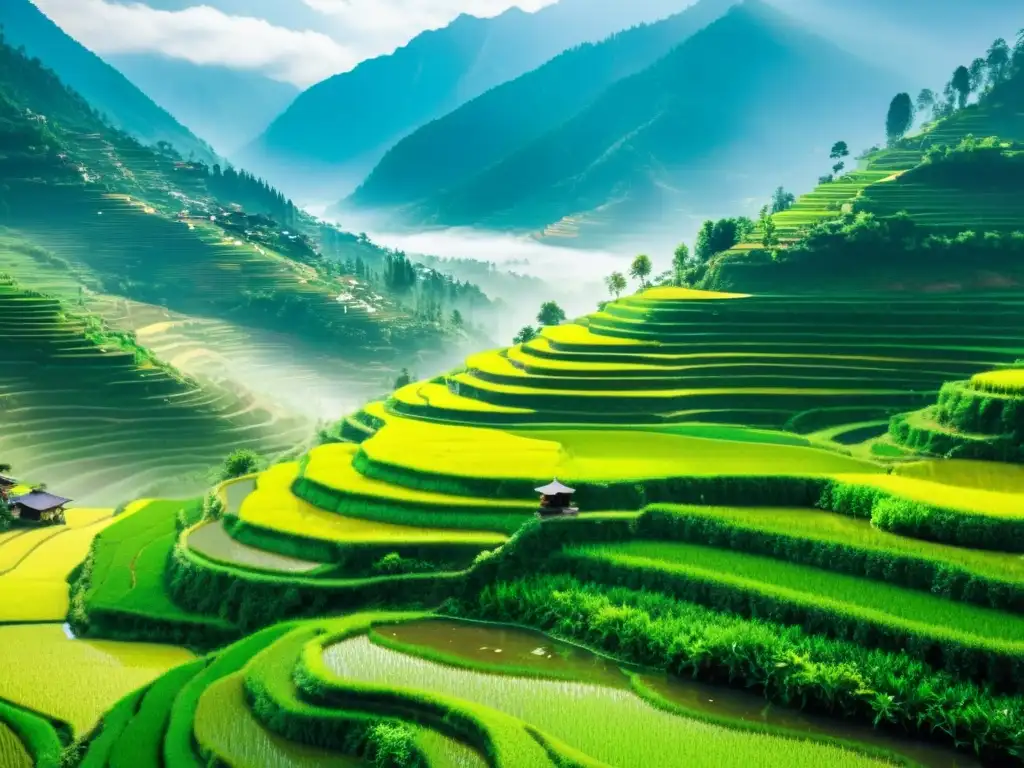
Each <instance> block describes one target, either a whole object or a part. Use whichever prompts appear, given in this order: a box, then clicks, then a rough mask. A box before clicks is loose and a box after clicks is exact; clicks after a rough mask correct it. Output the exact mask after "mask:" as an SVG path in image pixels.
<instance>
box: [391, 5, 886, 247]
mask: <svg viewBox="0 0 1024 768" xmlns="http://www.w3.org/2000/svg"><path fill="white" fill-rule="evenodd" d="M737 51H742V52H743V54H742V56H740V55H737ZM782 84H784V87H782ZM892 89H893V85H892V77H891V76H890V75H887V74H886V73H884V72H881V71H879V70H876V69H875V68H874V67H872V66H871V65H870V64H868V63H867V62H865V61H863V60H861V59H858V58H856V57H855V56H853V55H850V54H847V53H844V52H843V51H841V50H840V49H838V48H836V47H835V46H833V45H832V44H830V43H829V42H827V41H826V40H824V39H822V38H819V37H817V36H815V35H813V34H811V33H809V32H807V31H805V30H803V29H802V28H801V27H800V26H799V24H798V23H797V22H796V21H795V20H793V19H791V18H789V17H787V16H785V15H783V14H781V13H779V12H778V11H776V10H774V9H773V8H771V7H769V6H768V5H766V4H764V3H762V2H759V1H758V0H747V2H744V3H743V4H742V5H739V6H736V7H734V8H733V9H731V10H730V11H729V12H728V13H727V14H726V15H725V16H724V17H723V18H721V19H719V20H718V21H716V22H715V23H713V24H711V25H710V26H708V27H707V28H706V29H704V30H702V31H700V32H698V33H697V34H696V35H694V36H693V37H691V38H690V39H689V40H687V41H686V42H685V43H683V44H682V45H681V46H679V47H678V48H676V49H675V50H673V51H672V52H671V53H670V54H669V55H667V56H665V57H664V58H662V59H661V60H659V61H658V62H657V63H655V64H654V65H652V66H651V67H649V68H647V69H645V70H644V71H643V72H640V73H638V74H636V75H633V76H631V77H628V78H625V79H623V80H620V81H618V82H617V83H615V84H613V85H612V86H610V87H609V88H607V89H606V90H605V91H604V92H603V93H602V94H601V95H600V96H599V97H598V98H597V99H595V100H594V101H593V102H592V103H591V104H590V105H589V106H587V107H586V108H584V109H583V110H581V111H580V112H578V113H577V114H576V115H575V116H574V117H572V118H571V119H569V120H567V121H565V122H564V123H563V124H561V125H559V126H558V127H556V128H555V129H553V130H552V131H550V132H548V133H547V134H545V135H544V136H542V137H540V138H539V139H537V140H535V141H533V142H531V143H529V144H527V145H526V146H524V147H522V148H520V149H519V150H517V151H515V152H513V153H511V154H509V155H508V156H507V157H505V158H504V159H503V160H501V161H500V162H498V163H495V164H494V165H492V166H491V167H490V168H488V169H486V170H485V171H483V172H481V173H479V174H477V175H476V176H475V177H473V178H472V179H469V180H467V181H465V182H463V183H462V184H459V185H456V186H454V187H452V188H451V189H447V190H444V191H442V192H440V193H439V194H438V195H436V196H435V197H433V198H431V199H429V200H428V201H426V202H423V203H421V204H420V205H418V206H415V207H414V209H413V210H412V211H411V213H410V215H409V220H410V221H411V222H413V223H419V224H438V225H483V226H494V227H501V228H524V229H543V228H544V227H545V226H547V225H551V224H553V223H555V222H558V221H559V220H560V219H562V218H563V217H566V216H570V215H573V216H577V215H585V214H588V213H591V214H592V213H594V212H597V213H596V214H595V218H597V219H598V221H597V222H596V224H595V226H598V225H599V226H600V232H601V233H602V235H603V236H605V237H608V236H613V235H614V234H615V232H616V230H617V229H619V228H622V227H624V226H626V227H629V228H632V229H634V230H645V228H647V229H649V228H650V227H653V226H656V224H657V223H659V222H664V221H671V222H672V223H673V226H674V227H676V228H677V229H678V228H680V227H683V226H685V222H686V221H687V219H688V217H693V216H694V215H695V214H696V213H699V212H706V211H708V210H709V209H713V207H719V206H728V205H729V204H730V201H731V202H732V203H733V204H734V205H735V204H738V203H739V201H740V200H743V199H748V198H749V197H751V196H752V195H757V194H759V192H761V191H762V190H763V194H765V195H767V193H768V191H769V190H770V189H771V188H772V187H774V186H775V184H777V183H778V182H780V181H782V182H786V181H787V180H789V179H794V178H800V177H801V175H806V174H807V173H808V169H809V168H811V167H813V164H814V163H822V164H824V162H825V161H827V159H828V144H829V143H831V139H832V137H833V136H838V135H843V136H847V137H851V136H859V137H865V136H870V135H872V134H873V133H874V132H875V131H876V130H877V129H876V128H875V126H876V125H877V118H876V117H875V116H876V115H877V111H878V110H879V109H881V108H883V106H882V105H884V100H885V99H886V98H887V96H888V94H891V91H892ZM822 157H823V158H824V160H821V159H819V158H822Z"/></svg>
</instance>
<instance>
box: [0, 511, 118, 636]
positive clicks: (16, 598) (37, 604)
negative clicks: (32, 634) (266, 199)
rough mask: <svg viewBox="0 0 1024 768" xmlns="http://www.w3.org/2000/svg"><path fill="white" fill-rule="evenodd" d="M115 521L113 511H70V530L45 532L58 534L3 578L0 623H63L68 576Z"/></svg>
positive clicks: (47, 539)
mask: <svg viewBox="0 0 1024 768" xmlns="http://www.w3.org/2000/svg"><path fill="white" fill-rule="evenodd" d="M113 522H114V518H113V517H112V513H111V511H110V510H85V509H75V510H70V511H69V512H68V526H67V527H66V528H59V527H58V528H54V529H45V530H48V531H50V532H52V533H53V534H54V535H51V536H49V537H48V538H46V539H45V540H43V541H42V543H41V544H39V545H38V547H37V548H36V549H34V550H32V551H31V552H30V553H29V554H27V555H25V556H24V559H22V560H21V561H20V562H18V563H17V565H16V567H14V568H13V570H11V571H8V572H7V573H5V574H4V575H2V576H0V623H3V622H18V621H63V620H64V617H65V616H66V615H67V612H68V585H67V576H68V574H69V573H71V571H72V570H73V569H74V567H75V566H76V565H78V564H79V563H80V562H82V561H83V560H84V559H85V557H86V555H87V554H88V553H89V547H90V545H91V544H92V540H93V539H94V538H95V537H96V535H97V534H99V532H100V531H102V530H103V529H104V528H106V527H107V526H108V525H110V524H111V523H113ZM2 551H3V550H2V549H0V552H2Z"/></svg>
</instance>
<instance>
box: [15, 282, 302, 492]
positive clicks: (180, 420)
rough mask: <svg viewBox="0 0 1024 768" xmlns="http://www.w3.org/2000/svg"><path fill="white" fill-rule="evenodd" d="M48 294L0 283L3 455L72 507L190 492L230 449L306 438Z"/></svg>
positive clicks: (297, 424) (276, 447) (274, 446)
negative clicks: (144, 363)
mask: <svg viewBox="0 0 1024 768" xmlns="http://www.w3.org/2000/svg"><path fill="white" fill-rule="evenodd" d="M64 312H65V310H64V308H63V307H62V306H61V305H60V304H59V303H58V302H57V301H55V300H53V299H47V298H42V297H37V296H34V295H31V294H28V293H25V292H23V291H20V290H18V289H15V288H14V287H13V286H10V285H0V343H2V344H3V345H4V348H5V350H6V354H5V355H4V358H3V360H2V361H0V412H2V415H3V427H4V428H3V431H2V434H0V452H2V453H3V455H4V459H5V461H8V462H10V463H11V464H13V465H14V466H15V467H16V468H21V469H22V471H26V472H28V471H31V473H32V474H33V475H35V476H38V477H39V479H40V480H44V481H48V482H51V483H53V486H54V488H55V490H58V486H59V490H58V492H59V493H61V494H62V495H64V496H68V497H71V498H73V499H75V501H76V502H78V503H80V504H101V505H102V504H107V505H110V506H115V505H117V504H120V503H121V502H123V501H125V500H127V499H130V498H132V497H133V496H137V495H141V494H144V493H146V492H147V490H153V491H158V492H167V491H169V490H170V489H172V488H176V489H177V490H176V492H179V493H180V492H188V491H189V490H193V489H194V490H198V489H199V488H201V487H202V486H203V485H205V474H206V472H207V471H208V470H209V468H210V467H211V466H212V465H214V464H216V463H218V462H219V461H220V460H221V459H223V457H224V456H225V455H226V454H227V453H229V452H230V451H231V450H232V449H234V448H236V447H241V446H248V447H252V448H255V449H258V450H260V451H265V452H269V453H274V452H280V451H284V450H286V449H288V448H290V447H291V446H292V445H293V444H294V443H295V442H297V441H299V440H301V439H303V438H304V437H305V434H306V431H305V426H306V425H305V424H304V423H303V422H301V421H292V422H289V421H288V420H280V421H275V420H273V419H270V418H268V415H267V413H266V412H265V411H261V410H260V409H259V408H258V407H257V406H256V405H255V404H254V403H253V402H252V401H250V402H245V401H244V400H240V399H238V398H237V397H235V396H234V395H232V394H231V393H229V392H228V391H227V390H223V389H217V388H212V387H210V388H199V387H197V386H195V385H194V384H191V383H189V382H187V381H178V380H176V379H175V378H173V377H172V376H170V375H168V374H167V373H166V372H164V371H163V370H160V369H156V368H140V367H139V366H138V365H137V364H136V362H135V359H134V356H133V355H132V354H131V353H128V352H123V351H120V350H113V349H104V348H103V347H102V346H100V345H98V344H95V343H93V342H92V341H90V340H88V339H87V338H85V336H84V335H83V328H82V326H81V324H79V323H77V322H76V321H74V320H73V319H72V320H69V319H67V317H66V315H65V314H64Z"/></svg>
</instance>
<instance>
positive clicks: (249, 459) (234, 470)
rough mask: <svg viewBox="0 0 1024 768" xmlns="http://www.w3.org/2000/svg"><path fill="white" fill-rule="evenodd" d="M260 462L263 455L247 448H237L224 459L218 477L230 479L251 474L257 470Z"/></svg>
mask: <svg viewBox="0 0 1024 768" xmlns="http://www.w3.org/2000/svg"><path fill="white" fill-rule="evenodd" d="M262 463H263V457H262V456H260V455H259V454H258V453H256V451H251V450H249V449H248V448H239V449H238V450H237V451H233V452H232V453H231V455H230V456H228V457H227V458H226V459H224V466H223V467H221V471H220V478H221V480H231V479H233V478H236V477H244V476H245V475H251V474H252V473H253V472H256V471H258V470H259V468H260V465H261V464H262Z"/></svg>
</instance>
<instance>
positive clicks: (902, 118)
mask: <svg viewBox="0 0 1024 768" xmlns="http://www.w3.org/2000/svg"><path fill="white" fill-rule="evenodd" d="M965 71H966V70H965ZM913 123H914V105H913V103H912V102H911V100H910V94H909V93H897V94H896V96H895V97H893V100H892V102H891V103H890V104H889V113H888V115H886V118H885V135H886V138H887V139H888V140H889V144H890V146H891V145H893V144H895V143H896V142H897V141H899V140H900V139H902V138H903V137H904V136H906V134H907V131H909V130H910V126H911V125H913Z"/></svg>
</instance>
